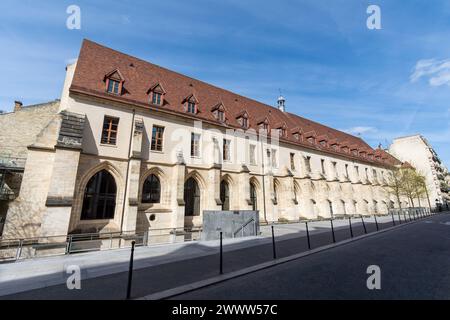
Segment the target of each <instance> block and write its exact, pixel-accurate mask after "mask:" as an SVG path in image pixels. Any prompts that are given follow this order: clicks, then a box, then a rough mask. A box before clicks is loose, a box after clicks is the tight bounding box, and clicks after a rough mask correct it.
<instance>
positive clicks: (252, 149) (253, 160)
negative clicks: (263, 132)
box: [250, 144, 256, 166]
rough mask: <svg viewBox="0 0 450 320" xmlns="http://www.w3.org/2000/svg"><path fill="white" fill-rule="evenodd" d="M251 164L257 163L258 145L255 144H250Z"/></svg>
mask: <svg viewBox="0 0 450 320" xmlns="http://www.w3.org/2000/svg"><path fill="white" fill-rule="evenodd" d="M250 164H251V165H253V166H255V165H256V145H254V144H251V145H250Z"/></svg>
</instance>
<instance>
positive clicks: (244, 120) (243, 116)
mask: <svg viewBox="0 0 450 320" xmlns="http://www.w3.org/2000/svg"><path fill="white" fill-rule="evenodd" d="M236 119H237V121H238V122H239V124H240V125H241V127H242V128H243V129H248V113H247V111H245V110H244V111H242V112H241V113H239V114H238V115H237V117H236Z"/></svg>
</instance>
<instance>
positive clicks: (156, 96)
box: [152, 92, 161, 105]
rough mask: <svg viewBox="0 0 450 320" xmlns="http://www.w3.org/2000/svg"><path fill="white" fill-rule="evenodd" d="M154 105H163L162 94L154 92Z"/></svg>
mask: <svg viewBox="0 0 450 320" xmlns="http://www.w3.org/2000/svg"><path fill="white" fill-rule="evenodd" d="M152 103H153V104H157V105H161V93H158V92H153V94H152Z"/></svg>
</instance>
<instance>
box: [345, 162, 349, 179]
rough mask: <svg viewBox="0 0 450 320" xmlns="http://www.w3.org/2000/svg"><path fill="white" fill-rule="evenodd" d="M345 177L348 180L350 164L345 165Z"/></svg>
mask: <svg viewBox="0 0 450 320" xmlns="http://www.w3.org/2000/svg"><path fill="white" fill-rule="evenodd" d="M345 175H346V177H347V178H348V177H349V174H348V164H346V165H345Z"/></svg>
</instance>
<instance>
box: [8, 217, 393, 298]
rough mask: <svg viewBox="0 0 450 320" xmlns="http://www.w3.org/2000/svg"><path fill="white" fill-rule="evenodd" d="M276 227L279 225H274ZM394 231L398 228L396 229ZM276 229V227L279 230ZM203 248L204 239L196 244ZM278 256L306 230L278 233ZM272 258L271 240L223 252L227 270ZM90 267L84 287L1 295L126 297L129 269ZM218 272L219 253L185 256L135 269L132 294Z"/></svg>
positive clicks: (327, 239) (323, 237)
mask: <svg viewBox="0 0 450 320" xmlns="http://www.w3.org/2000/svg"><path fill="white" fill-rule="evenodd" d="M358 220H359V219H355V220H354V221H353V234H354V235H355V236H357V235H361V234H363V233H364V229H363V227H362V224H361V223H359V222H358ZM390 226H392V222H389V223H384V224H380V228H381V229H383V228H387V227H390ZM275 228H276V229H275V230H277V227H275ZM366 228H367V231H368V232H374V231H376V226H375V224H374V223H373V222H372V223H370V222H368V221H367V222H366ZM394 232H395V231H394ZM276 233H277V231H276ZM349 237H350V232H349V228H347V227H346V228H342V229H337V230H336V241H341V240H344V239H348V238H349ZM331 242H332V236H331V232H329V230H328V231H326V232H322V233H317V234H314V235H311V247H312V248H316V247H320V246H323V245H327V244H330V243H331ZM196 245H197V246H199V248H198V249H199V250H201V246H202V244H201V242H199V243H198V244H196ZM276 248H277V257H278V258H282V257H286V256H290V255H292V254H296V253H299V252H304V251H307V250H308V247H307V240H306V237H305V235H304V232H302V233H299V236H298V237H294V238H292V235H291V236H290V237H285V236H277V239H276ZM272 259H273V254H272V244H271V243H270V242H268V243H265V244H258V245H256V246H252V247H248V248H244V249H239V250H234V251H230V252H225V253H224V272H225V273H228V272H231V271H235V270H240V269H243V268H246V267H249V266H253V265H257V264H259V263H263V262H266V261H270V260H272ZM86 274H89V270H82V281H81V290H68V289H67V286H66V285H65V284H62V285H53V286H49V287H46V288H41V289H36V290H31V291H26V292H21V293H17V294H13V295H9V296H2V297H0V299H124V298H125V296H126V288H127V287H126V286H127V278H128V273H127V272H121V273H116V274H111V275H107V276H102V277H97V278H92V279H86V280H83V278H84V275H86ZM218 274H219V255H218V254H212V255H208V256H203V257H199V258H194V259H192V258H191V259H186V260H184V261H177V262H172V263H167V264H163V265H158V266H153V267H147V268H142V269H138V270H135V271H134V273H133V287H132V298H138V297H143V296H145V295H148V294H151V293H156V292H159V291H163V290H166V289H170V288H174V287H177V286H181V285H185V284H189V283H193V282H196V281H200V280H205V279H209V278H212V277H215V276H217V275H218Z"/></svg>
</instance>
